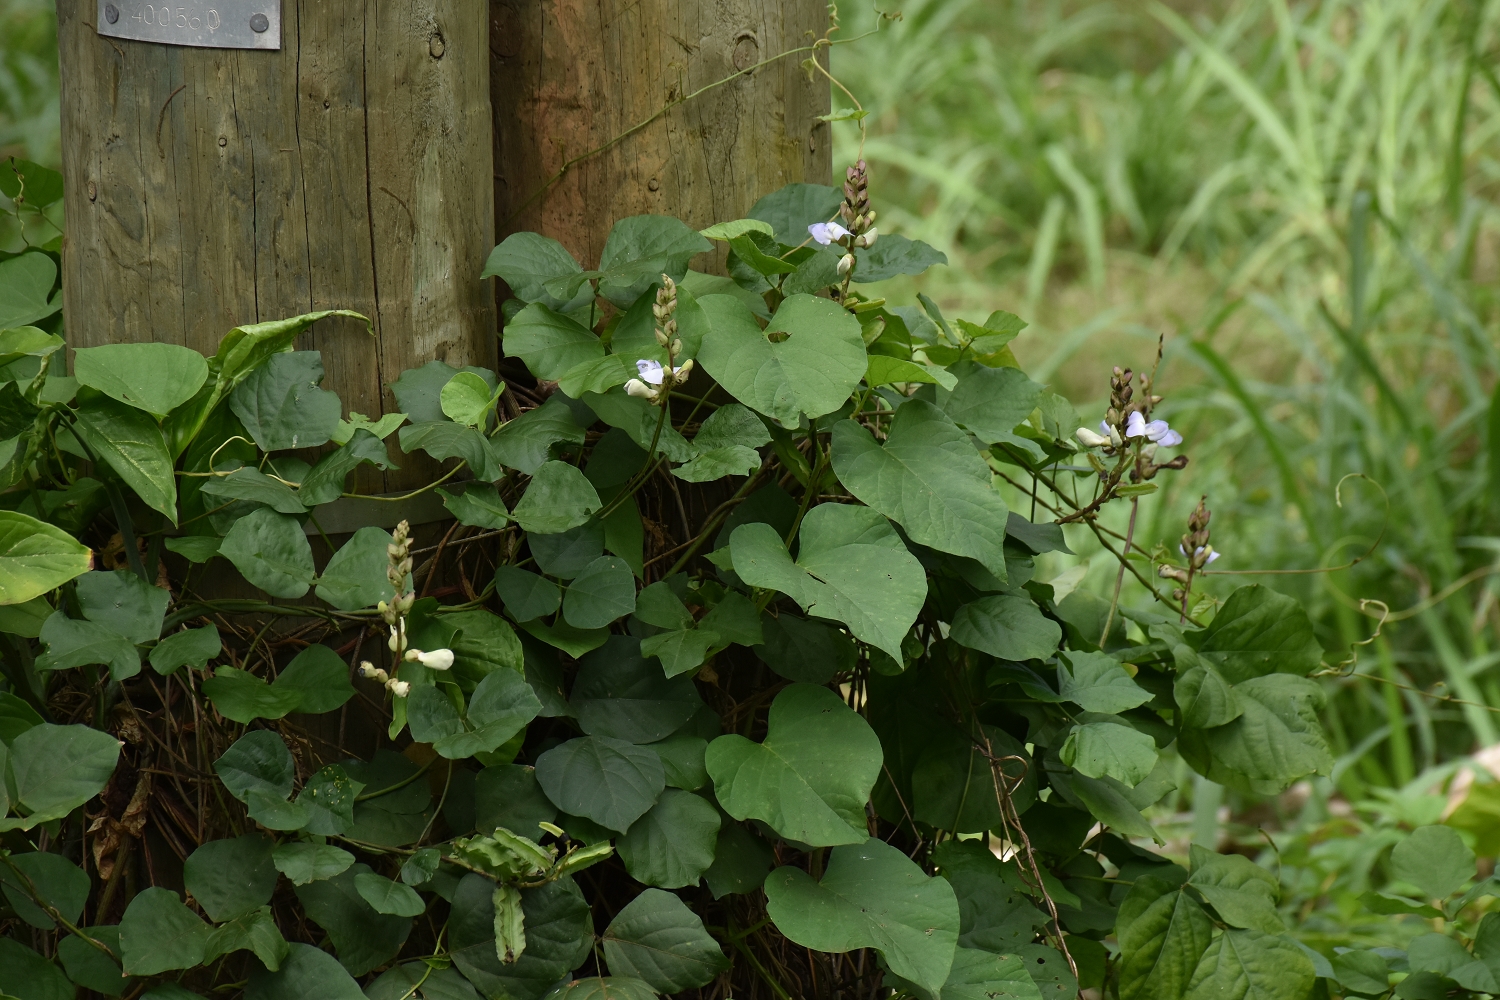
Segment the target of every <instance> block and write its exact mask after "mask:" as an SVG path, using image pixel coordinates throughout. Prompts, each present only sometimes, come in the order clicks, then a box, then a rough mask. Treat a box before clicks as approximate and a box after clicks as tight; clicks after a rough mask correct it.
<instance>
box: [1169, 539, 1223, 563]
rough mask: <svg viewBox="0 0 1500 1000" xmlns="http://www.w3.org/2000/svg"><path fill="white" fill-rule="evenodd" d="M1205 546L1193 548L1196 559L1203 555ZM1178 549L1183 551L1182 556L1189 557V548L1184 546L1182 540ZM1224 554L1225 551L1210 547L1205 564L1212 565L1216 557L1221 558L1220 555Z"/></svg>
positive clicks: (1178, 544)
mask: <svg viewBox="0 0 1500 1000" xmlns="http://www.w3.org/2000/svg"><path fill="white" fill-rule="evenodd" d="M1204 548H1205V546H1202V545H1200V546H1198V547H1197V548H1196V549H1194V550H1193V558H1194V559H1196V558H1198V557H1199V556H1201V555H1203V550H1204ZM1177 551H1178V552H1181V553H1182V557H1183V558H1184V559H1186V558H1187V549H1185V548H1183V547H1182V543H1181V542H1178V543H1177ZM1222 554H1223V553H1220V552H1215V551H1214V550H1213V549H1209V550H1208V558H1207V559H1205V560H1204V561H1203V565H1205V566H1208V565H1210V564H1211V563H1212V562H1213V561H1214V560H1215V559H1217V558H1219V556H1220V555H1222Z"/></svg>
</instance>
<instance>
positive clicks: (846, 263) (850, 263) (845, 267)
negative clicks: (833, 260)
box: [839, 253, 854, 275]
mask: <svg viewBox="0 0 1500 1000" xmlns="http://www.w3.org/2000/svg"><path fill="white" fill-rule="evenodd" d="M853 268H854V255H853V254H852V253H846V254H844V256H842V257H840V258H839V274H841V275H843V274H848V273H849V272H850V271H851V270H853Z"/></svg>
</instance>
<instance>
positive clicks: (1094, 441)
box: [1073, 427, 1109, 448]
mask: <svg viewBox="0 0 1500 1000" xmlns="http://www.w3.org/2000/svg"><path fill="white" fill-rule="evenodd" d="M1073 436H1074V437H1076V438H1078V440H1079V441H1081V442H1083V446H1084V447H1085V448H1102V447H1104V446H1105V445H1107V444H1109V438H1107V437H1105V436H1104V435H1103V434H1095V433H1094V432H1093V431H1091V430H1089V429H1088V428H1087V427H1080V428H1078V429H1077V430H1076V431H1074V432H1073Z"/></svg>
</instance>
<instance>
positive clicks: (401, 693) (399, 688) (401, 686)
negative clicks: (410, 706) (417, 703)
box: [385, 680, 411, 698]
mask: <svg viewBox="0 0 1500 1000" xmlns="http://www.w3.org/2000/svg"><path fill="white" fill-rule="evenodd" d="M385 686H386V687H388V688H390V689H391V694H393V695H395V696H396V697H397V698H405V697H406V696H407V695H409V694H411V685H410V684H409V683H407V682H406V681H398V680H389V681H386V682H385Z"/></svg>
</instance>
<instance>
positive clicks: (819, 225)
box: [807, 222, 849, 247]
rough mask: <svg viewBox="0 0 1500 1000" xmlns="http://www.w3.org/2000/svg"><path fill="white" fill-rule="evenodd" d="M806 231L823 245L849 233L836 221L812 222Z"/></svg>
mask: <svg viewBox="0 0 1500 1000" xmlns="http://www.w3.org/2000/svg"><path fill="white" fill-rule="evenodd" d="M807 231H808V232H809V233H811V234H812V238H813V239H814V240H816V241H817V242H819V243H821V244H822V245H823V246H825V247H826V246H827V245H828V244H830V243H832V242H833V241H834V240H841V239H843V238H844V237H845V236H848V235H849V230H847V229H845V228H844V227H843V226H841V225H839V224H838V223H837V222H814V223H813V224H812V225H810V226H808V227H807Z"/></svg>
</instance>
